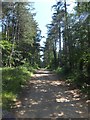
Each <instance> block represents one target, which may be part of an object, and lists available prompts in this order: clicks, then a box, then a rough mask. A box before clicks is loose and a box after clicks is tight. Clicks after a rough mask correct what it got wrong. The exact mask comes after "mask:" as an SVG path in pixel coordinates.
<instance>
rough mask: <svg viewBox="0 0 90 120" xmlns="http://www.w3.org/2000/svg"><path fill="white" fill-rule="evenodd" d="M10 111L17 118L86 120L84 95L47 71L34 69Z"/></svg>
mask: <svg viewBox="0 0 90 120" xmlns="http://www.w3.org/2000/svg"><path fill="white" fill-rule="evenodd" d="M12 111H13V113H14V114H15V116H16V117H17V118H88V104H87V100H86V99H85V95H82V94H81V93H80V90H79V89H75V88H73V87H72V86H70V84H69V83H66V82H65V81H63V80H60V78H59V77H58V76H57V75H56V74H54V73H52V72H51V71H46V70H43V69H41V70H37V71H36V72H35V74H34V75H33V77H32V78H31V79H30V81H29V82H28V83H27V85H26V86H25V87H24V88H23V90H22V92H21V94H20V97H18V99H17V101H16V102H15V105H14V106H13V107H12Z"/></svg>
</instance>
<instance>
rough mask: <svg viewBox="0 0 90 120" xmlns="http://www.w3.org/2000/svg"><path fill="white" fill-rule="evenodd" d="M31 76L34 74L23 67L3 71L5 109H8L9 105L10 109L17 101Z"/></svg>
mask: <svg viewBox="0 0 90 120" xmlns="http://www.w3.org/2000/svg"><path fill="white" fill-rule="evenodd" d="M31 75H32V72H30V71H28V70H27V68H26V67H22V66H20V67H16V68H10V67H5V68H3V69H2V99H3V108H7V105H8V107H10V106H9V105H10V104H9V103H10V102H11V101H13V100H14V99H16V97H17V95H18V94H19V92H20V91H21V88H22V87H23V86H25V84H26V82H27V80H29V79H30V77H31Z"/></svg>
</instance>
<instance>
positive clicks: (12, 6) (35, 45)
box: [0, 1, 90, 109]
mask: <svg viewBox="0 0 90 120" xmlns="http://www.w3.org/2000/svg"><path fill="white" fill-rule="evenodd" d="M67 6H68V3H66V1H65V2H57V3H56V4H55V5H53V6H52V9H53V10H54V13H53V15H52V23H50V24H48V25H47V38H46V42H45V46H44V47H42V46H40V41H41V39H42V36H41V30H40V28H39V27H38V23H37V21H36V20H35V18H34V16H35V15H36V13H35V12H34V6H33V3H21V2H15V3H13V2H12V3H11V2H10V3H9V2H8V3H7V2H6V3H5V2H2V19H1V21H2V31H1V32H0V35H2V40H1V41H0V47H1V49H2V53H0V54H2V60H1V63H2V66H1V67H2V79H3V81H2V99H3V109H9V108H10V104H12V103H13V101H14V100H15V99H16V97H17V96H18V93H19V92H20V90H21V89H22V88H23V86H24V85H25V84H26V82H27V80H29V79H30V76H31V75H32V74H33V72H34V70H35V69H38V68H42V67H44V68H47V69H50V70H54V71H55V72H56V73H58V74H59V75H60V77H62V78H63V79H65V80H67V81H68V82H70V83H74V85H76V86H77V87H78V88H79V89H81V90H82V92H85V93H86V94H88V95H89V93H90V90H89V86H90V2H76V3H75V7H74V12H73V13H69V12H68V7H67ZM40 51H42V52H43V55H41V54H40ZM41 58H42V59H41ZM0 70H1V69H0Z"/></svg>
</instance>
